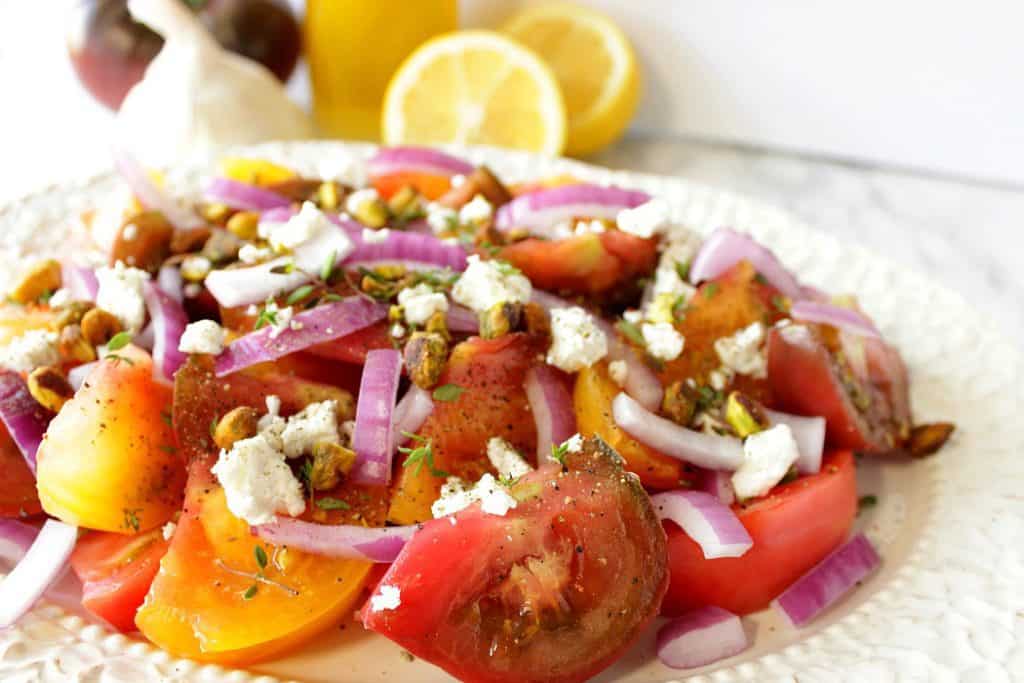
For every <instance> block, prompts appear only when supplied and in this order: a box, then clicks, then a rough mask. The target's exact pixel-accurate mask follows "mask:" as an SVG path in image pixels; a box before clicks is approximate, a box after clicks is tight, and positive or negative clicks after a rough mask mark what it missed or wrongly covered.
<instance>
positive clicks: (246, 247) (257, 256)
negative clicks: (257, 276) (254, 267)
mask: <svg viewBox="0 0 1024 683" xmlns="http://www.w3.org/2000/svg"><path fill="white" fill-rule="evenodd" d="M273 255H274V251H273V250H272V249H271V248H270V247H257V246H256V245H255V244H243V245H242V248H241V249H239V250H238V260H239V261H241V262H242V263H248V264H253V263H261V262H263V261H269V260H270V258H271V257H272V256H273Z"/></svg>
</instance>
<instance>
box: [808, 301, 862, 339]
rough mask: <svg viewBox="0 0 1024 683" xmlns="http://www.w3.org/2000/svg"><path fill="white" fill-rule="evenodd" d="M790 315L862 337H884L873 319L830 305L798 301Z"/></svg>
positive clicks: (851, 310) (858, 312)
mask: <svg viewBox="0 0 1024 683" xmlns="http://www.w3.org/2000/svg"><path fill="white" fill-rule="evenodd" d="M789 315H790V317H791V318H793V319H794V320H802V321H804V322H809V323H820V324H824V325H831V326H832V327H835V328H836V329H839V330H843V331H846V332H851V333H853V334H858V335H860V336H862V337H870V338H874V339H880V338H881V336H882V335H881V334H880V333H879V332H878V328H877V327H875V324H874V323H873V322H871V319H870V318H868V317H867V316H866V315H864V314H863V313H861V312H860V311H855V310H854V309H852V308H845V307H843V306H836V305H834V304H830V303H825V302H821V301H797V302H795V303H794V304H793V305H792V307H791V308H790V309H789Z"/></svg>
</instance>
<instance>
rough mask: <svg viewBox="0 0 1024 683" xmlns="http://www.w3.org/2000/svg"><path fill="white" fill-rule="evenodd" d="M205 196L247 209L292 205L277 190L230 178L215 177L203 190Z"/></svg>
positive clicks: (214, 200)
mask: <svg viewBox="0 0 1024 683" xmlns="http://www.w3.org/2000/svg"><path fill="white" fill-rule="evenodd" d="M203 198H204V199H206V200H208V201H211V202H216V203H218V204H226V205H227V206H230V207H231V208H233V209H243V210H245V211H267V210H268V209H278V208H282V207H286V206H291V203H292V201H291V200H290V199H288V198H287V197H284V196H282V195H279V194H278V193H276V192H271V191H270V190H266V189H264V188H262V187H258V186H256V185H250V184H249V183H243V182H240V181H238V180H231V179H230V178H214V179H213V182H211V183H210V184H209V185H208V186H207V187H206V189H205V190H204V191H203Z"/></svg>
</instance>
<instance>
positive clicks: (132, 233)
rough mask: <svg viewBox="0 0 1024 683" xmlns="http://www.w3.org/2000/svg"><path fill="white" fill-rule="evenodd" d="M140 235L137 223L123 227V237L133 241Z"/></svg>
mask: <svg viewBox="0 0 1024 683" xmlns="http://www.w3.org/2000/svg"><path fill="white" fill-rule="evenodd" d="M138 236H139V226H137V225H135V223H129V224H128V225H126V226H124V228H122V229H121V239H123V240H125V241H127V242H131V241H132V240H133V239H135V238H136V237H138Z"/></svg>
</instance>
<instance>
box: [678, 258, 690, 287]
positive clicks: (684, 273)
mask: <svg viewBox="0 0 1024 683" xmlns="http://www.w3.org/2000/svg"><path fill="white" fill-rule="evenodd" d="M676 275H678V276H679V279H680V280H682V281H683V282H686V281H687V280H689V279H690V262H689V261H687V262H686V263H682V262H680V261H676Z"/></svg>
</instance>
